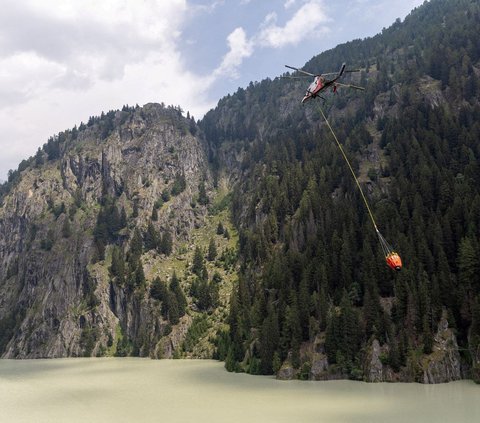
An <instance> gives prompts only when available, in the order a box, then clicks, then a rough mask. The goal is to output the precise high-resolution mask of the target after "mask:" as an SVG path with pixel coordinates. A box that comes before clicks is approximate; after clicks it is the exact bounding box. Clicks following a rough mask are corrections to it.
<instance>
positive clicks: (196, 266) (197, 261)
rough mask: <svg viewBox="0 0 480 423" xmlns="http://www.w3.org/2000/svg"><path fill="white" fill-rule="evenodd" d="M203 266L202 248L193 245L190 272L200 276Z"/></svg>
mask: <svg viewBox="0 0 480 423" xmlns="http://www.w3.org/2000/svg"><path fill="white" fill-rule="evenodd" d="M203 268H204V263H203V253H202V250H201V249H200V248H199V247H198V246H197V247H195V253H194V255H193V263H192V272H193V273H194V274H195V275H197V276H202V273H203Z"/></svg>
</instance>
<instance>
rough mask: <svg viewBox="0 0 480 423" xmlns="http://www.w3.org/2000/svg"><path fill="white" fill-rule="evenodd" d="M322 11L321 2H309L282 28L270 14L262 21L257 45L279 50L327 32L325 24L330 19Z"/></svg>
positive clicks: (274, 16) (312, 0)
mask: <svg viewBox="0 0 480 423" xmlns="http://www.w3.org/2000/svg"><path fill="white" fill-rule="evenodd" d="M287 3H289V2H287ZM324 10H325V8H324V6H323V4H322V2H321V1H319V0H310V1H308V2H307V3H305V4H304V5H303V6H302V7H300V9H298V10H297V12H295V14H294V15H293V16H292V18H291V19H290V20H289V21H288V22H287V23H286V24H285V25H284V26H278V25H277V23H276V21H277V16H276V14H274V13H271V14H269V15H267V17H266V18H265V20H264V23H263V28H262V29H261V31H260V34H259V35H258V37H257V43H258V44H259V45H261V46H263V47H273V48H280V47H284V46H287V45H297V44H298V43H300V42H301V41H302V40H303V39H305V38H307V37H314V36H318V34H321V33H325V32H328V27H327V26H326V25H325V24H327V23H328V22H329V21H330V19H329V18H328V16H327V15H326V13H325V11H324Z"/></svg>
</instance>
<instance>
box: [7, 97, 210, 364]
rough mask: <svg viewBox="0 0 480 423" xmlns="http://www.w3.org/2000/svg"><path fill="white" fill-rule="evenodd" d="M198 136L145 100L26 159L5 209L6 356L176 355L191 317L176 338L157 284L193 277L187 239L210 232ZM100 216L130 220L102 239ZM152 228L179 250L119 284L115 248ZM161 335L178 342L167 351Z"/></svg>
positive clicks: (146, 256)
mask: <svg viewBox="0 0 480 423" xmlns="http://www.w3.org/2000/svg"><path fill="white" fill-rule="evenodd" d="M105 127H107V128H109V129H108V130H106V129H105ZM106 132H108V133H106ZM195 132H196V125H195V122H193V121H191V120H189V119H185V118H183V117H182V116H181V113H180V112H179V111H178V110H176V109H174V108H165V107H163V106H161V105H157V104H148V105H146V106H144V107H143V108H139V107H137V108H131V109H130V108H128V109H126V110H125V109H124V110H123V111H118V112H116V113H114V114H110V115H108V116H102V118H100V119H97V120H95V119H91V121H90V122H89V125H88V126H85V125H82V127H81V128H79V129H78V130H77V129H75V130H74V131H68V132H66V133H62V134H60V135H59V137H57V138H55V139H53V145H54V147H55V148H56V150H55V154H53V153H51V151H50V150H49V149H48V148H45V149H44V150H46V151H41V152H40V153H37V156H36V158H35V159H32V160H30V165H29V166H28V167H27V168H26V169H25V170H23V171H22V173H21V178H19V181H18V183H17V184H16V185H15V186H14V187H13V188H12V189H11V191H10V192H9V193H8V194H7V195H6V196H5V197H4V198H3V206H2V207H1V208H0V327H1V328H2V331H1V336H0V341H1V342H0V352H1V354H2V356H3V357H7V358H39V357H66V356H81V355H105V354H111V353H121V354H135V355H152V356H171V355H172V353H173V351H172V345H173V347H174V348H175V347H177V346H178V345H179V344H180V342H181V341H182V340H183V339H184V338H185V336H186V332H187V329H188V327H189V323H190V322H191V317H190V316H184V317H183V318H181V320H180V322H179V323H178V324H177V325H178V328H176V327H175V328H174V330H173V331H172V329H171V324H170V322H169V321H168V319H166V318H165V316H163V315H162V310H161V302H160V301H157V300H156V299H154V298H152V296H151V295H150V291H149V288H150V284H151V282H152V281H153V280H154V279H155V278H156V277H160V278H161V279H162V280H163V281H164V282H168V280H169V278H170V277H171V276H172V274H173V271H175V270H177V271H178V272H179V276H180V277H182V276H185V272H186V270H187V264H188V262H189V257H190V255H191V254H190V252H191V251H190V250H191V248H190V247H191V244H192V243H193V242H194V241H193V240H192V239H191V237H192V235H193V234H194V230H195V228H199V227H205V219H206V215H207V206H206V203H205V202H203V203H202V201H198V200H199V186H203V187H206V188H204V189H205V192H208V191H210V192H212V191H211V190H212V185H211V176H210V172H209V168H208V163H207V159H206V156H205V152H204V148H203V146H202V140H201V139H200V138H199V137H198V136H195V135H194V133H195ZM72 134H74V136H73V135H72ZM48 153H50V154H48ZM52 156H53V158H52ZM179 181H181V183H180V184H179ZM175 184H177V185H178V184H179V186H180V188H178V186H177V187H176V188H174V185H175ZM212 197H213V196H212ZM107 204H108V205H107ZM101 213H108V214H109V215H108V216H107V217H106V221H107V224H106V227H107V232H108V231H109V230H110V229H111V227H110V226H109V225H108V222H112V221H113V220H118V219H119V218H120V220H121V219H122V217H123V219H124V221H123V222H122V223H121V224H120V226H121V227H119V228H116V229H114V231H115V233H113V234H108V233H107V234H106V235H105V234H104V233H103V231H104V230H105V224H104V223H102V225H103V226H102V225H100V222H99V215H100V214H101ZM122 214H123V216H122ZM152 214H155V216H154V218H153V219H152ZM149 225H150V230H152V229H151V228H153V230H154V231H155V232H154V233H156V234H158V236H159V237H160V236H161V235H162V234H165V233H168V234H169V236H170V238H171V243H172V245H173V248H172V251H170V252H168V256H167V254H165V253H164V252H159V251H158V249H155V248H153V249H150V251H146V250H147V249H146V248H145V247H144V248H142V251H141V253H140V262H141V267H142V272H143V273H144V276H145V282H142V283H141V284H140V285H139V286H135V285H134V284H133V285H132V284H130V283H129V281H128V278H133V277H134V275H131V274H129V273H128V263H127V265H126V266H127V269H126V270H125V275H126V276H125V279H126V282H125V283H118V280H114V277H113V276H112V272H111V267H110V266H111V265H112V252H113V250H114V249H118V250H119V251H121V254H122V256H124V255H128V253H129V251H130V249H131V241H132V238H133V237H134V233H135V231H138V233H140V234H142V238H144V237H145V236H146V233H147V228H148V227H149ZM117 226H118V225H117ZM213 233H214V232H213ZM189 254H190V255H189ZM175 258H178V259H179V260H178V262H176V261H175ZM190 259H191V257H190ZM179 263H180V264H179ZM175 265H177V266H175ZM138 272H140V271H138ZM122 277H123V275H122ZM182 283H183V284H185V283H186V282H185V281H182ZM184 288H185V289H188V286H186V285H184ZM164 336H167V337H169V339H171V342H170V341H169V342H165V340H162V343H161V345H160V347H161V346H162V345H165V346H164V347H163V349H162V348H160V347H159V345H158V344H159V341H160V340H161V339H162V337H164ZM120 347H121V348H123V350H124V351H123V352H120V349H121V348H120ZM117 350H118V351H117Z"/></svg>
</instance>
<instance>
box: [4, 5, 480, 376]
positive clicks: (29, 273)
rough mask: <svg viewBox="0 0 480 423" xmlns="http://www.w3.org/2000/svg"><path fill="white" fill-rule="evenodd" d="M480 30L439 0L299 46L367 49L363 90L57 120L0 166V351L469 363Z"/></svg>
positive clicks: (306, 367)
mask: <svg viewBox="0 0 480 423" xmlns="http://www.w3.org/2000/svg"><path fill="white" fill-rule="evenodd" d="M479 32H480V5H479V3H478V1H472V0H455V1H451V0H448V1H447V0H432V1H430V2H428V3H425V4H424V5H423V6H422V7H419V8H417V9H416V10H415V11H414V12H412V14H411V15H409V16H408V17H407V18H406V19H405V21H404V22H399V21H398V22H395V23H394V24H393V25H392V26H391V27H390V28H388V29H385V30H384V31H382V33H381V34H379V35H377V36H375V37H373V38H369V39H366V40H355V41H352V42H350V43H346V44H344V45H340V46H338V47H336V48H335V49H332V50H330V51H327V52H324V53H322V54H320V55H318V56H316V57H314V58H313V59H312V60H311V61H310V62H309V63H307V64H306V66H305V68H306V69H307V70H309V71H312V72H318V71H331V70H335V69H338V68H339V67H340V64H341V63H342V62H344V61H345V62H347V64H348V66H351V67H353V68H355V67H359V68H361V72H359V73H356V74H350V75H349V76H348V77H347V78H346V81H347V82H348V81H349V80H351V81H352V82H353V83H355V84H357V85H364V86H366V91H365V93H359V92H351V91H348V90H345V91H342V92H341V93H339V94H338V95H335V96H334V95H331V96H328V99H327V101H326V102H325V103H320V102H311V103H310V104H308V103H307V104H306V105H305V106H302V105H300V99H301V97H302V95H303V92H304V89H305V86H304V84H302V83H300V82H297V81H292V80H288V79H280V78H278V79H275V80H273V81H272V80H265V81H262V82H260V83H251V84H250V86H249V87H248V88H246V89H242V88H241V89H239V90H238V92H237V93H235V94H234V95H231V96H228V97H226V98H224V99H222V100H220V101H219V104H218V106H217V107H216V108H215V109H214V110H212V111H210V112H209V113H207V115H206V116H205V117H204V119H203V120H202V121H201V122H199V123H198V125H197V124H196V123H195V122H194V121H193V120H192V119H190V118H189V117H188V115H187V118H184V117H183V116H182V113H181V111H180V110H179V109H177V108H172V107H168V108H166V107H164V106H162V105H154V104H149V105H146V106H144V107H143V108H139V107H135V108H129V107H125V108H124V109H123V110H122V111H118V112H109V113H107V114H106V115H102V116H101V117H99V118H91V119H90V121H89V122H88V124H87V125H83V124H82V125H81V126H80V127H79V128H74V129H73V130H71V131H66V132H63V133H61V134H59V135H58V136H56V137H54V138H52V139H50V140H49V141H48V143H47V144H46V145H45V146H44V148H43V149H39V151H38V152H37V155H36V156H35V157H33V158H31V159H29V160H25V161H24V162H22V163H21V164H20V166H19V169H18V170H16V171H14V172H11V174H10V175H9V180H8V181H7V183H5V184H3V185H1V186H0V201H1V203H0V204H1V206H0V353H1V354H2V356H3V357H58V356H78V355H142V356H146V355H149V356H152V357H172V356H188V357H212V356H214V357H218V358H220V359H223V360H225V361H226V367H227V369H229V370H234V371H246V372H249V373H253V374H272V373H276V374H277V375H278V377H282V378H294V377H298V378H301V379H306V378H310V379H329V378H340V377H343V378H346V377H349V378H356V379H364V380H369V381H381V380H388V381H396V380H403V381H414V380H416V381H420V382H425V383H435V382H443V381H449V380H455V379H459V378H461V377H470V376H473V377H474V378H476V379H477V380H480V279H479V274H480V273H479V272H478V270H479V265H478V260H477V257H478V255H479V253H480V243H479V238H480V188H479V187H480V163H479V160H480V143H479V139H480V124H479V122H480V44H479V43H478V40H477V37H478V33H479ZM319 106H322V107H323V109H324V110H325V111H326V112H327V114H328V117H329V119H330V121H331V122H332V124H333V127H334V129H335V131H336V133H337V136H338V138H339V139H340V141H341V142H342V144H344V146H345V149H346V151H347V154H348V156H349V158H350V160H351V161H352V163H353V166H354V168H355V171H356V173H357V175H358V177H359V179H360V181H361V183H362V184H363V186H364V188H365V190H366V192H367V194H368V198H369V201H370V203H371V205H372V208H373V211H374V213H375V216H376V219H377V223H378V224H379V227H380V229H381V231H382V233H383V234H384V235H385V236H386V238H387V239H388V240H389V241H390V242H391V243H392V244H394V246H395V248H397V249H398V251H399V252H400V253H401V255H402V257H403V259H404V264H405V268H404V270H403V271H402V272H401V273H399V274H393V273H392V272H391V271H390V270H389V269H388V268H387V267H386V265H385V263H384V257H383V256H382V252H381V249H380V246H379V244H378V240H377V238H376V234H375V232H374V230H373V228H372V225H371V222H370V220H369V217H368V215H367V212H366V210H365V207H364V205H363V203H362V200H361V198H360V196H359V193H358V191H357V189H356V187H355V185H354V182H353V180H352V178H351V175H350V174H349V173H348V169H347V168H346V167H345V163H344V162H343V159H342V157H341V155H340V154H339V152H338V150H337V148H336V146H335V144H334V143H333V140H332V138H331V134H330V132H329V131H328V130H327V128H326V127H325V124H324V122H322V119H321V116H320V114H319V109H318V107H319ZM230 206H231V207H230ZM230 217H232V218H233V221H234V224H235V228H234V227H233V226H232V223H231V220H230ZM237 230H238V233H237ZM237 242H238V246H239V253H240V254H239V266H237V251H236V245H237ZM237 279H238V281H237Z"/></svg>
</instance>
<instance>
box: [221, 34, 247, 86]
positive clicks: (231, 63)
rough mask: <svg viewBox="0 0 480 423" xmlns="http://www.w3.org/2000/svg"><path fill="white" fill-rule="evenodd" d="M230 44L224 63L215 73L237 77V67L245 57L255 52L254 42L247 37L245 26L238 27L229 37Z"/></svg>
mask: <svg viewBox="0 0 480 423" xmlns="http://www.w3.org/2000/svg"><path fill="white" fill-rule="evenodd" d="M227 43H228V46H229V51H228V53H227V54H226V55H225V56H224V57H223V60H222V63H221V64H220V66H219V67H218V68H217V69H216V70H215V72H214V75H215V76H220V75H230V76H231V77H237V76H238V71H237V68H238V67H239V66H240V65H241V64H242V62H243V59H244V58H246V57H250V56H251V55H252V53H253V43H252V41H249V40H248V39H247V35H246V34H245V30H244V29H243V28H236V29H235V30H234V31H233V32H231V33H230V34H229V36H228V37H227Z"/></svg>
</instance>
